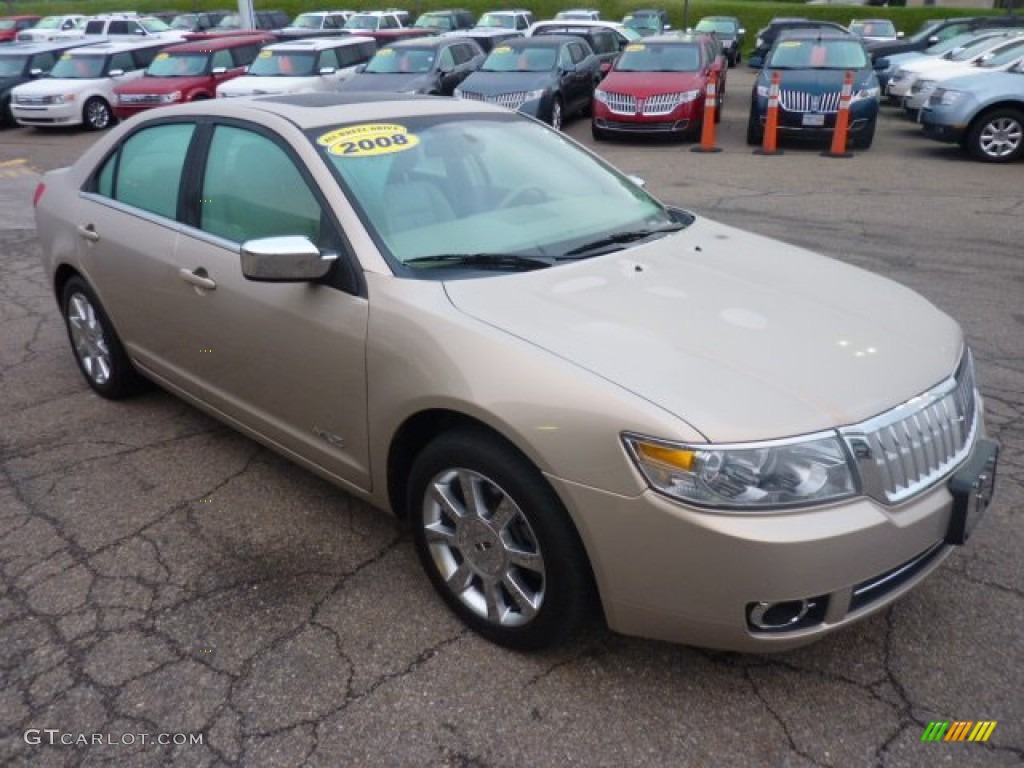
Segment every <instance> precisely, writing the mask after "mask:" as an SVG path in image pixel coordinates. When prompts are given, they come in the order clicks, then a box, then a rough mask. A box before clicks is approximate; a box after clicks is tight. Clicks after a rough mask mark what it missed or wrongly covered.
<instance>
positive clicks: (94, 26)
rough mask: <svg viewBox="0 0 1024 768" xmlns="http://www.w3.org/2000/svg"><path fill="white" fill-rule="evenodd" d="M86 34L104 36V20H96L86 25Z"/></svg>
mask: <svg viewBox="0 0 1024 768" xmlns="http://www.w3.org/2000/svg"><path fill="white" fill-rule="evenodd" d="M85 34H87V35H102V34H103V20H102V19H94V20H92V21H90V22H88V23H86V25H85Z"/></svg>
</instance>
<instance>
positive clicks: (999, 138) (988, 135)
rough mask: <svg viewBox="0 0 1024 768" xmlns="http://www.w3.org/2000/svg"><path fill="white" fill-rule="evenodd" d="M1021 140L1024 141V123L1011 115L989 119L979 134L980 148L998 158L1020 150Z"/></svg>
mask: <svg viewBox="0 0 1024 768" xmlns="http://www.w3.org/2000/svg"><path fill="white" fill-rule="evenodd" d="M1021 142H1024V125H1022V124H1021V122H1020V121H1019V120H1017V119H1016V118H1013V117H1010V116H1000V117H997V118H995V119H994V120H991V121H989V122H988V123H987V124H986V125H985V127H984V128H982V129H981V133H980V134H979V135H978V146H979V149H980V150H981V151H982V152H983V153H984V154H985V155H986V156H987V157H991V158H993V159H997V160H998V159H1001V158H1004V157H1008V156H1010V155H1013V154H1014V153H1015V152H1019V151H1020V148H1021Z"/></svg>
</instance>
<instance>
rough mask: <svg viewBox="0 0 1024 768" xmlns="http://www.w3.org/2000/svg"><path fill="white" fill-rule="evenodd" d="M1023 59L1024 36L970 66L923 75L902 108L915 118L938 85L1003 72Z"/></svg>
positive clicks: (912, 88) (911, 88)
mask: <svg viewBox="0 0 1024 768" xmlns="http://www.w3.org/2000/svg"><path fill="white" fill-rule="evenodd" d="M1022 58H1024V36H1021V37H1018V38H1016V39H1014V40H1011V41H1010V42H1008V43H1003V44H1002V45H1000V46H999V47H998V48H993V49H992V50H991V51H989V52H988V53H986V54H985V55H984V56H982V57H981V58H980V59H978V60H977V61H975V62H973V63H972V64H959V65H957V66H950V67H945V68H943V69H942V70H940V71H938V72H935V73H934V74H928V73H926V74H924V75H922V76H921V77H919V78H917V80H915V81H914V84H913V85H912V86H910V92H909V93H908V94H907V95H906V97H905V98H904V101H903V108H904V109H905V110H906V111H907V112H908V113H910V115H911V116H912V117H916V116H917V113H918V112H919V111H920V110H921V108H922V107H923V106H924V105H925V104H927V103H928V99H929V97H931V95H932V92H934V91H935V89H936V88H937V87H939V85H940V84H941V83H942V82H943V81H945V80H949V79H950V78H953V77H962V76H964V75H974V74H980V73H983V72H1005V71H1006V70H1008V69H1009V68H1010V67H1012V66H1013V65H1014V64H1016V63H1017V62H1018V61H1020V60H1021V59H1022Z"/></svg>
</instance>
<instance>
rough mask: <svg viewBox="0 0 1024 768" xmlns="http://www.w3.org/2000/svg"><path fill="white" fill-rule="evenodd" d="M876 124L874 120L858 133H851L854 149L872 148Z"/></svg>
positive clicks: (851, 144)
mask: <svg viewBox="0 0 1024 768" xmlns="http://www.w3.org/2000/svg"><path fill="white" fill-rule="evenodd" d="M875 124H876V121H875V120H872V121H871V122H870V123H869V124H868V127H867V128H864V129H862V130H860V131H858V132H857V133H851V134H850V147H851V148H853V149H871V143H872V142H873V141H874V140H875Z"/></svg>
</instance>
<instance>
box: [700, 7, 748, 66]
mask: <svg viewBox="0 0 1024 768" xmlns="http://www.w3.org/2000/svg"><path fill="white" fill-rule="evenodd" d="M694 29H695V30H696V31H697V32H714V33H715V35H716V36H717V37H718V39H719V40H720V41H721V43H722V52H723V53H724V54H725V57H726V58H727V59H728V60H729V66H730V67H735V66H736V65H737V64H739V63H740V62H741V61H742V60H743V44H744V43H745V41H746V34H747V30H745V29H744V28H743V24H742V23H741V22H740V20H739V19H737V18H736V17H735V16H705V17H704V18H702V19H701V20H700V21H698V22H697V26H696V27H695V28H694Z"/></svg>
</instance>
